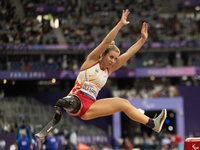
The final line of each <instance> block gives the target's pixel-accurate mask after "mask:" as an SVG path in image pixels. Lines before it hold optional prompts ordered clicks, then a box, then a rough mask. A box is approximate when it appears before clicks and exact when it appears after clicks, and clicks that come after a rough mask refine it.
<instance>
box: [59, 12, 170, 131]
mask: <svg viewBox="0 0 200 150" xmlns="http://www.w3.org/2000/svg"><path fill="white" fill-rule="evenodd" d="M129 13H130V12H129V10H126V11H124V10H123V13H122V17H121V20H120V21H119V23H118V24H117V25H116V26H115V27H114V28H113V29H112V30H111V31H110V32H109V33H108V35H107V36H106V37H105V38H104V39H103V41H102V42H101V43H100V44H99V45H98V46H97V47H96V48H95V49H94V50H93V51H92V52H91V53H90V54H89V55H88V56H87V59H86V61H85V62H84V63H83V65H82V66H81V68H80V73H79V75H78V77H77V79H76V82H75V86H74V87H73V89H72V90H71V92H70V93H69V95H68V96H66V97H64V98H62V99H59V100H58V101H57V103H56V105H55V108H56V109H57V110H60V108H64V109H65V110H66V111H67V113H68V114H70V115H72V116H79V117H80V118H81V119H83V120H89V119H93V118H97V117H102V116H108V115H112V114H114V113H116V112H119V111H123V112H124V113H125V114H126V115H127V116H128V117H129V118H130V119H132V120H134V121H137V122H139V123H142V124H144V125H146V126H148V127H150V128H152V129H153V130H154V131H155V132H160V131H161V129H162V126H163V123H164V121H165V119H166V116H167V111H166V109H163V110H162V112H161V113H160V115H159V116H158V117H157V118H155V119H151V118H149V117H148V116H146V115H145V114H143V113H141V112H140V111H139V110H138V109H137V108H135V107H134V106H132V105H131V104H130V103H129V101H127V100H126V99H122V98H105V99H100V100H96V97H97V95H98V93H99V91H100V90H101V88H102V87H103V86H104V85H105V84H106V81H107V78H108V77H109V75H110V74H111V73H112V72H114V71H116V70H117V69H119V68H120V67H121V66H122V65H123V64H124V63H125V62H126V61H128V60H129V59H130V57H132V56H133V55H134V54H135V53H136V52H137V51H138V50H139V49H140V48H141V47H142V45H143V44H144V42H145V41H146V39H147V38H148V32H147V28H148V26H147V23H146V22H144V23H143V25H142V29H141V38H140V39H139V40H138V41H137V42H136V43H135V44H134V45H132V46H131V47H130V48H129V49H128V50H127V51H126V52H125V53H123V54H122V55H120V50H119V49H118V47H117V46H116V45H115V42H114V39H115V37H116V35H117V33H118V32H119V30H120V29H121V28H122V27H123V26H125V25H127V24H129V23H130V22H129V21H127V17H128V15H129ZM57 112H58V114H60V113H59V111H57ZM58 116H59V115H58Z"/></svg>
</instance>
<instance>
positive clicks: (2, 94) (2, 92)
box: [0, 89, 5, 100]
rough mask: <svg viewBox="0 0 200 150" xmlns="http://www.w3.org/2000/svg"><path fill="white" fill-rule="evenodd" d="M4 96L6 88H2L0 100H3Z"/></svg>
mask: <svg viewBox="0 0 200 150" xmlns="http://www.w3.org/2000/svg"><path fill="white" fill-rule="evenodd" d="M4 96H5V94H4V90H3V89H1V91H0V100H1V99H3V98H4Z"/></svg>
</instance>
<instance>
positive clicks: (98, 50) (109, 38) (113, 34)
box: [86, 9, 130, 63]
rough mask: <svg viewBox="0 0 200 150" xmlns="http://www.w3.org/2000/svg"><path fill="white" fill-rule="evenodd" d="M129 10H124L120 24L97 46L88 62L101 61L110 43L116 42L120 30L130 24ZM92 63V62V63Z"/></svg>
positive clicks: (89, 56)
mask: <svg viewBox="0 0 200 150" xmlns="http://www.w3.org/2000/svg"><path fill="white" fill-rule="evenodd" d="M129 13H130V12H129V10H128V9H127V10H126V11H124V10H123V13H122V17H121V20H120V21H119V23H118V24H117V25H116V26H115V27H114V28H113V29H112V30H111V31H110V32H109V33H108V35H107V36H106V37H105V38H104V39H103V41H102V42H101V43H100V44H99V46H97V47H96V48H95V49H94V50H93V51H92V52H91V53H90V54H89V55H88V57H87V60H86V61H88V60H94V61H97V60H99V56H100V55H101V54H102V53H103V51H104V50H105V49H106V48H107V47H108V46H109V45H110V43H111V42H112V41H113V40H114V38H115V37H116V35H117V33H118V32H119V30H120V29H121V28H122V27H123V26H124V25H127V24H129V23H130V22H129V21H127V17H128V15H129ZM90 63H91V62H90Z"/></svg>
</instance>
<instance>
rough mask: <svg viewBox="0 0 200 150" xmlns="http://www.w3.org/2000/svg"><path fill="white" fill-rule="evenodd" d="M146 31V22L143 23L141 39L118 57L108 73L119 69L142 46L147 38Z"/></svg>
mask: <svg viewBox="0 0 200 150" xmlns="http://www.w3.org/2000/svg"><path fill="white" fill-rule="evenodd" d="M147 30H148V25H147V23H146V22H144V23H143V25H142V29H141V35H142V37H141V38H140V39H139V40H138V41H137V42H136V43H135V44H134V45H132V46H131V47H130V48H129V49H128V50H127V51H126V52H125V53H124V54H122V55H121V56H119V57H118V59H117V62H116V63H115V64H114V65H113V67H112V68H111V69H110V72H113V71H115V70H117V69H119V68H120V67H121V66H122V65H123V64H124V63H125V62H126V61H128V60H129V59H130V58H131V57H132V56H133V55H134V54H135V53H136V52H137V51H138V50H139V49H140V48H141V47H142V45H143V44H144V42H145V41H146V39H147V38H148V31H147Z"/></svg>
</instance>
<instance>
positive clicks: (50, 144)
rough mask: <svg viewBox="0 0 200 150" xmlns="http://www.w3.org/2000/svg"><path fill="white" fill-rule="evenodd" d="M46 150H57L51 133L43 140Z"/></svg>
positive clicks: (54, 138)
mask: <svg viewBox="0 0 200 150" xmlns="http://www.w3.org/2000/svg"><path fill="white" fill-rule="evenodd" d="M43 143H44V144H45V147H46V150H57V143H56V137H55V136H54V135H53V133H52V132H49V133H48V135H47V136H46V137H45V139H44V140H43Z"/></svg>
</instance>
